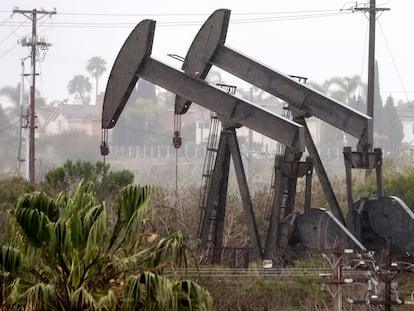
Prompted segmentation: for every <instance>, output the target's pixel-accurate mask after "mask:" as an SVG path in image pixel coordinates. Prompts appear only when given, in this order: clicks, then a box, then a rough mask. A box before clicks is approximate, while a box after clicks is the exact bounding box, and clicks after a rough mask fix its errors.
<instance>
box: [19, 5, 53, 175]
mask: <svg viewBox="0 0 414 311" xmlns="http://www.w3.org/2000/svg"><path fill="white" fill-rule="evenodd" d="M15 13H20V14H23V15H24V16H26V17H27V18H28V19H30V20H31V21H32V37H31V38H30V39H29V38H23V39H22V40H21V44H22V46H29V47H31V53H30V59H31V76H32V79H31V85H30V98H29V131H30V134H29V159H26V161H27V160H29V181H30V182H31V183H34V182H35V128H36V125H35V87H36V56H37V49H38V47H41V48H43V49H47V48H48V47H49V46H50V44H48V43H46V42H45V41H42V40H39V38H38V37H37V29H36V25H37V21H38V15H41V17H43V16H46V15H47V16H50V15H53V14H56V10H54V11H45V10H40V11H38V10H36V9H34V10H19V9H15V10H13V14H15Z"/></svg>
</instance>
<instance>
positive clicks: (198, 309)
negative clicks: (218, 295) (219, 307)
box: [173, 280, 213, 311]
mask: <svg viewBox="0 0 414 311" xmlns="http://www.w3.org/2000/svg"><path fill="white" fill-rule="evenodd" d="M173 290H174V293H175V295H176V296H177V300H178V309H179V310H180V311H187V310H188V311H209V310H213V298H212V297H211V295H210V293H209V292H208V291H206V290H204V289H203V288H202V287H201V286H200V285H198V284H197V283H195V282H193V281H190V280H183V281H180V282H177V283H176V284H174V288H173Z"/></svg>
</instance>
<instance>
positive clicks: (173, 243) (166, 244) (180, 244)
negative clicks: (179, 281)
mask: <svg viewBox="0 0 414 311" xmlns="http://www.w3.org/2000/svg"><path fill="white" fill-rule="evenodd" d="M165 264H169V265H170V266H171V267H172V268H174V267H176V266H182V265H183V264H184V265H185V266H186V265H187V256H186V246H185V244H184V237H183V235H182V233H181V232H180V231H177V232H174V233H172V234H170V235H169V236H167V237H165V238H163V239H161V240H160V241H159V242H158V245H157V246H156V248H155V250H154V252H153V257H152V258H151V260H149V262H148V266H149V267H151V268H152V269H158V267H159V269H162V268H163V267H164V266H165Z"/></svg>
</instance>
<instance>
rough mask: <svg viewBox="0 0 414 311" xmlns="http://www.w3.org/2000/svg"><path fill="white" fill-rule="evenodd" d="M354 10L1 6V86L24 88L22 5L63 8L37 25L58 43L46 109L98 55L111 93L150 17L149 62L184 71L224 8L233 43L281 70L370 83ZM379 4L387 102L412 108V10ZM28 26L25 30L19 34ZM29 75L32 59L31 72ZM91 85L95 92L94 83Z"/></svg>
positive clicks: (182, 4) (48, 68)
mask: <svg viewBox="0 0 414 311" xmlns="http://www.w3.org/2000/svg"><path fill="white" fill-rule="evenodd" d="M354 5H355V2H346V1H337V0H329V1H328V0H315V1H308V0H295V1H268V0H259V1H248V2H247V1H234V0H233V1H229V0H227V1H218V0H217V1H187V0H185V1H184V0H177V1H166V0H165V1H161V0H152V1H131V0H128V1H98V0H88V1H83V0H75V1H73V0H59V1H57V0H55V1H52V0H48V1H38V0H31V1H27V0H26V1H23V0H20V1H17V0H2V1H1V2H0V68H1V74H0V87H2V86H5V85H12V86H16V85H17V83H18V82H19V81H20V70H21V69H20V59H21V58H23V57H26V56H28V55H29V50H28V48H26V47H22V46H20V45H19V44H17V40H18V39H19V38H21V37H23V36H25V35H30V33H31V24H30V21H29V19H27V18H26V17H24V16H22V15H21V14H15V15H14V16H12V18H10V15H11V13H12V10H13V8H14V7H16V6H17V7H19V9H25V10H32V9H34V8H36V9H41V8H44V9H45V10H53V8H56V10H57V14H56V15H53V16H52V17H51V18H49V17H46V18H42V19H41V20H39V21H38V33H39V35H41V36H45V38H46V39H47V41H48V42H49V43H51V44H52V46H51V47H50V49H49V51H48V52H47V54H46V56H45V59H44V61H43V62H41V63H38V64H37V66H38V72H39V73H40V76H39V77H38V78H37V80H36V82H37V86H36V87H37V89H39V90H40V91H41V93H42V95H43V96H44V97H46V98H47V101H48V102H50V101H52V100H64V99H66V98H70V96H69V94H68V92H67V84H68V82H69V81H70V80H71V79H72V78H73V76H75V75H77V74H83V75H88V73H87V71H86V63H87V60H88V59H89V58H91V57H93V56H100V57H102V58H104V59H105V60H106V62H107V63H108V65H107V72H106V73H105V74H104V75H103V76H102V78H101V80H100V87H99V89H100V91H104V89H105V85H106V80H107V78H108V74H109V72H110V69H111V67H112V64H113V61H114V59H115V57H116V55H117V53H118V51H119V49H120V48H121V46H122V44H123V42H124V41H125V39H126V38H127V36H128V34H129V33H130V32H131V30H132V29H133V27H134V26H135V24H137V23H138V22H139V21H141V20H143V19H146V18H150V19H155V20H156V21H157V28H156V32H155V38H154V46H153V52H152V56H153V57H155V58H157V59H160V60H162V61H164V62H166V63H169V64H171V65H172V66H174V67H179V66H180V63H179V62H177V61H176V60H173V59H171V58H169V57H168V56H167V54H168V53H175V54H178V55H181V56H185V54H186V51H187V49H188V47H189V45H190V44H191V42H192V40H193V38H194V36H195V35H196V33H197V31H198V29H199V28H200V26H201V24H202V23H203V22H204V21H205V19H206V18H207V17H208V15H210V14H211V13H212V12H213V11H214V10H216V9H219V8H227V9H230V10H231V11H232V15H231V23H230V26H229V29H228V35H227V40H226V45H228V46H230V47H232V48H234V49H236V50H238V51H240V52H242V53H244V54H246V55H248V56H250V57H252V58H254V59H256V60H258V61H260V62H262V63H264V64H266V65H268V66H270V67H272V68H274V69H276V70H278V71H281V72H284V73H286V74H294V75H300V76H305V77H307V78H308V79H310V80H313V81H316V82H320V83H321V82H323V81H324V80H326V79H329V78H331V77H334V76H340V77H345V76H352V75H360V76H361V77H362V79H363V80H364V81H365V82H366V76H367V66H368V65H367V56H368V17H367V16H365V15H364V14H363V13H358V12H355V13H352V12H351V11H350V10H347V9H348V8H350V7H352V6H354ZM361 5H363V4H361ZM377 6H378V7H389V8H390V9H391V10H390V11H387V12H384V13H383V14H381V15H380V16H379V18H378V22H377V36H376V39H377V45H376V58H377V60H378V63H379V74H380V86H381V94H382V96H383V98H385V97H386V96H388V95H392V96H393V97H394V100H395V102H398V100H400V99H401V100H403V101H407V97H408V100H412V99H413V97H414V85H413V79H414V78H413V75H412V73H411V72H412V68H414V66H413V65H414V60H413V55H414V44H413V43H412V42H411V40H412V39H411V29H414V20H413V19H412V18H410V16H409V14H412V13H411V12H412V9H413V8H414V3H413V2H412V1H409V0H404V1H401V0H400V1H396V0H390V1H384V2H381V1H379V0H377ZM340 9H344V10H343V11H340ZM253 13H255V14H253ZM264 13H268V14H264ZM270 13H272V14H270ZM316 15H318V16H319V17H317V16H316ZM328 15H329V16H328ZM22 23H24V26H19V25H20V24H22ZM98 24H99V26H100V27H97V26H98ZM29 68H30V61H29V60H27V61H26V72H28V71H29ZM90 80H91V83H92V85H93V86H94V85H95V84H94V80H93V79H92V78H90ZM226 82H227V83H232V84H236V85H238V86H239V87H243V86H244V82H241V81H239V80H237V79H235V78H232V77H226ZM404 91H406V93H405V92H404ZM92 94H94V90H93V91H92Z"/></svg>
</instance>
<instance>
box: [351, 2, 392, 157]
mask: <svg viewBox="0 0 414 311" xmlns="http://www.w3.org/2000/svg"><path fill="white" fill-rule="evenodd" d="M354 10H355V11H361V12H368V13H369V39H368V40H369V42H368V94H367V115H368V116H370V117H371V118H372V123H371V128H370V129H369V135H370V137H369V141H370V145H368V146H367V150H365V151H372V145H373V144H374V140H373V135H374V94H375V90H374V84H375V22H376V15H377V12H383V11H389V10H390V9H389V8H377V7H376V4H375V0H370V1H369V7H363V8H362V7H361V8H359V7H356V8H354Z"/></svg>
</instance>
